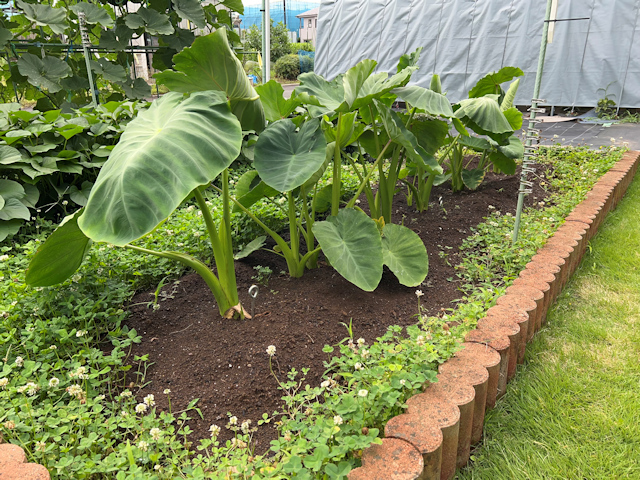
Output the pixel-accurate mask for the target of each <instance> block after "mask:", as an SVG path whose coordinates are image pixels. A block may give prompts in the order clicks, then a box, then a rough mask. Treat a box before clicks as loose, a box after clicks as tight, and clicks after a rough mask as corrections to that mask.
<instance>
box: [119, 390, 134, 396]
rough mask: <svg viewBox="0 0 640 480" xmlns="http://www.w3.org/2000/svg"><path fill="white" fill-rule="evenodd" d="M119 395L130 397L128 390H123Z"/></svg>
mask: <svg viewBox="0 0 640 480" xmlns="http://www.w3.org/2000/svg"><path fill="white" fill-rule="evenodd" d="M120 396H121V397H130V396H131V392H130V391H129V390H125V391H124V392H122V393H121V394H120Z"/></svg>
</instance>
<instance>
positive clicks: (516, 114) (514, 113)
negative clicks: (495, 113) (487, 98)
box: [502, 107, 522, 132]
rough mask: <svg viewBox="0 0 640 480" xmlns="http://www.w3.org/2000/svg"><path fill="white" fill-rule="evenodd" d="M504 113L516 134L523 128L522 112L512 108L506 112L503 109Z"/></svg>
mask: <svg viewBox="0 0 640 480" xmlns="http://www.w3.org/2000/svg"><path fill="white" fill-rule="evenodd" d="M502 113H504V116H505V118H506V119H507V121H508V122H509V125H511V128H512V129H513V131H514V132H515V131H516V130H520V129H521V128H522V112H521V111H520V110H518V109H517V108H516V107H510V108H507V109H506V110H504V109H503V110H502Z"/></svg>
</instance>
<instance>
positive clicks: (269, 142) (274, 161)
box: [253, 119, 327, 192]
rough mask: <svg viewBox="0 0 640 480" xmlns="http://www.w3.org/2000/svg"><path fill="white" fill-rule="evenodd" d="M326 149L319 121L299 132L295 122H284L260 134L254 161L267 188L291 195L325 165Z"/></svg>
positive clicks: (312, 121) (306, 123) (273, 124)
mask: <svg viewBox="0 0 640 480" xmlns="http://www.w3.org/2000/svg"><path fill="white" fill-rule="evenodd" d="M326 147H327V142H326V140H325V138H324V134H323V133H322V130H321V128H320V120H319V119H312V120H309V121H307V122H305V123H304V125H302V128H301V129H300V131H299V132H296V126H295V124H294V123H293V122H292V121H291V120H280V121H278V122H275V123H272V124H271V125H269V126H268V127H267V128H266V129H265V131H264V132H262V134H261V135H260V138H259V139H258V142H257V143H256V146H255V150H254V161H253V162H254V166H255V168H256V170H257V171H258V173H259V174H260V178H262V180H263V181H264V182H265V183H266V184H267V185H269V186H270V187H273V188H275V189H276V190H278V191H280V192H289V191H291V190H293V189H294V188H297V187H299V186H300V185H302V184H304V183H305V182H306V181H307V180H308V179H309V178H310V177H311V176H312V175H313V174H314V173H316V172H317V171H318V169H319V168H320V167H321V166H322V164H323V163H324V160H325V157H326Z"/></svg>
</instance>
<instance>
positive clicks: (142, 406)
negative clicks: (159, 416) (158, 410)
mask: <svg viewBox="0 0 640 480" xmlns="http://www.w3.org/2000/svg"><path fill="white" fill-rule="evenodd" d="M147 408H149V407H147V404H146V403H139V404H138V405H136V413H145V412H146V411H147Z"/></svg>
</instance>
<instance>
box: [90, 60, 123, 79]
mask: <svg viewBox="0 0 640 480" xmlns="http://www.w3.org/2000/svg"><path fill="white" fill-rule="evenodd" d="M91 70H93V71H94V72H96V73H97V74H98V75H102V76H103V77H104V79H105V80H109V81H110V82H126V81H127V72H126V71H125V69H124V67H122V66H121V65H116V64H115V63H111V62H110V61H109V60H107V59H106V58H99V59H98V61H97V62H96V61H95V60H91Z"/></svg>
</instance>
